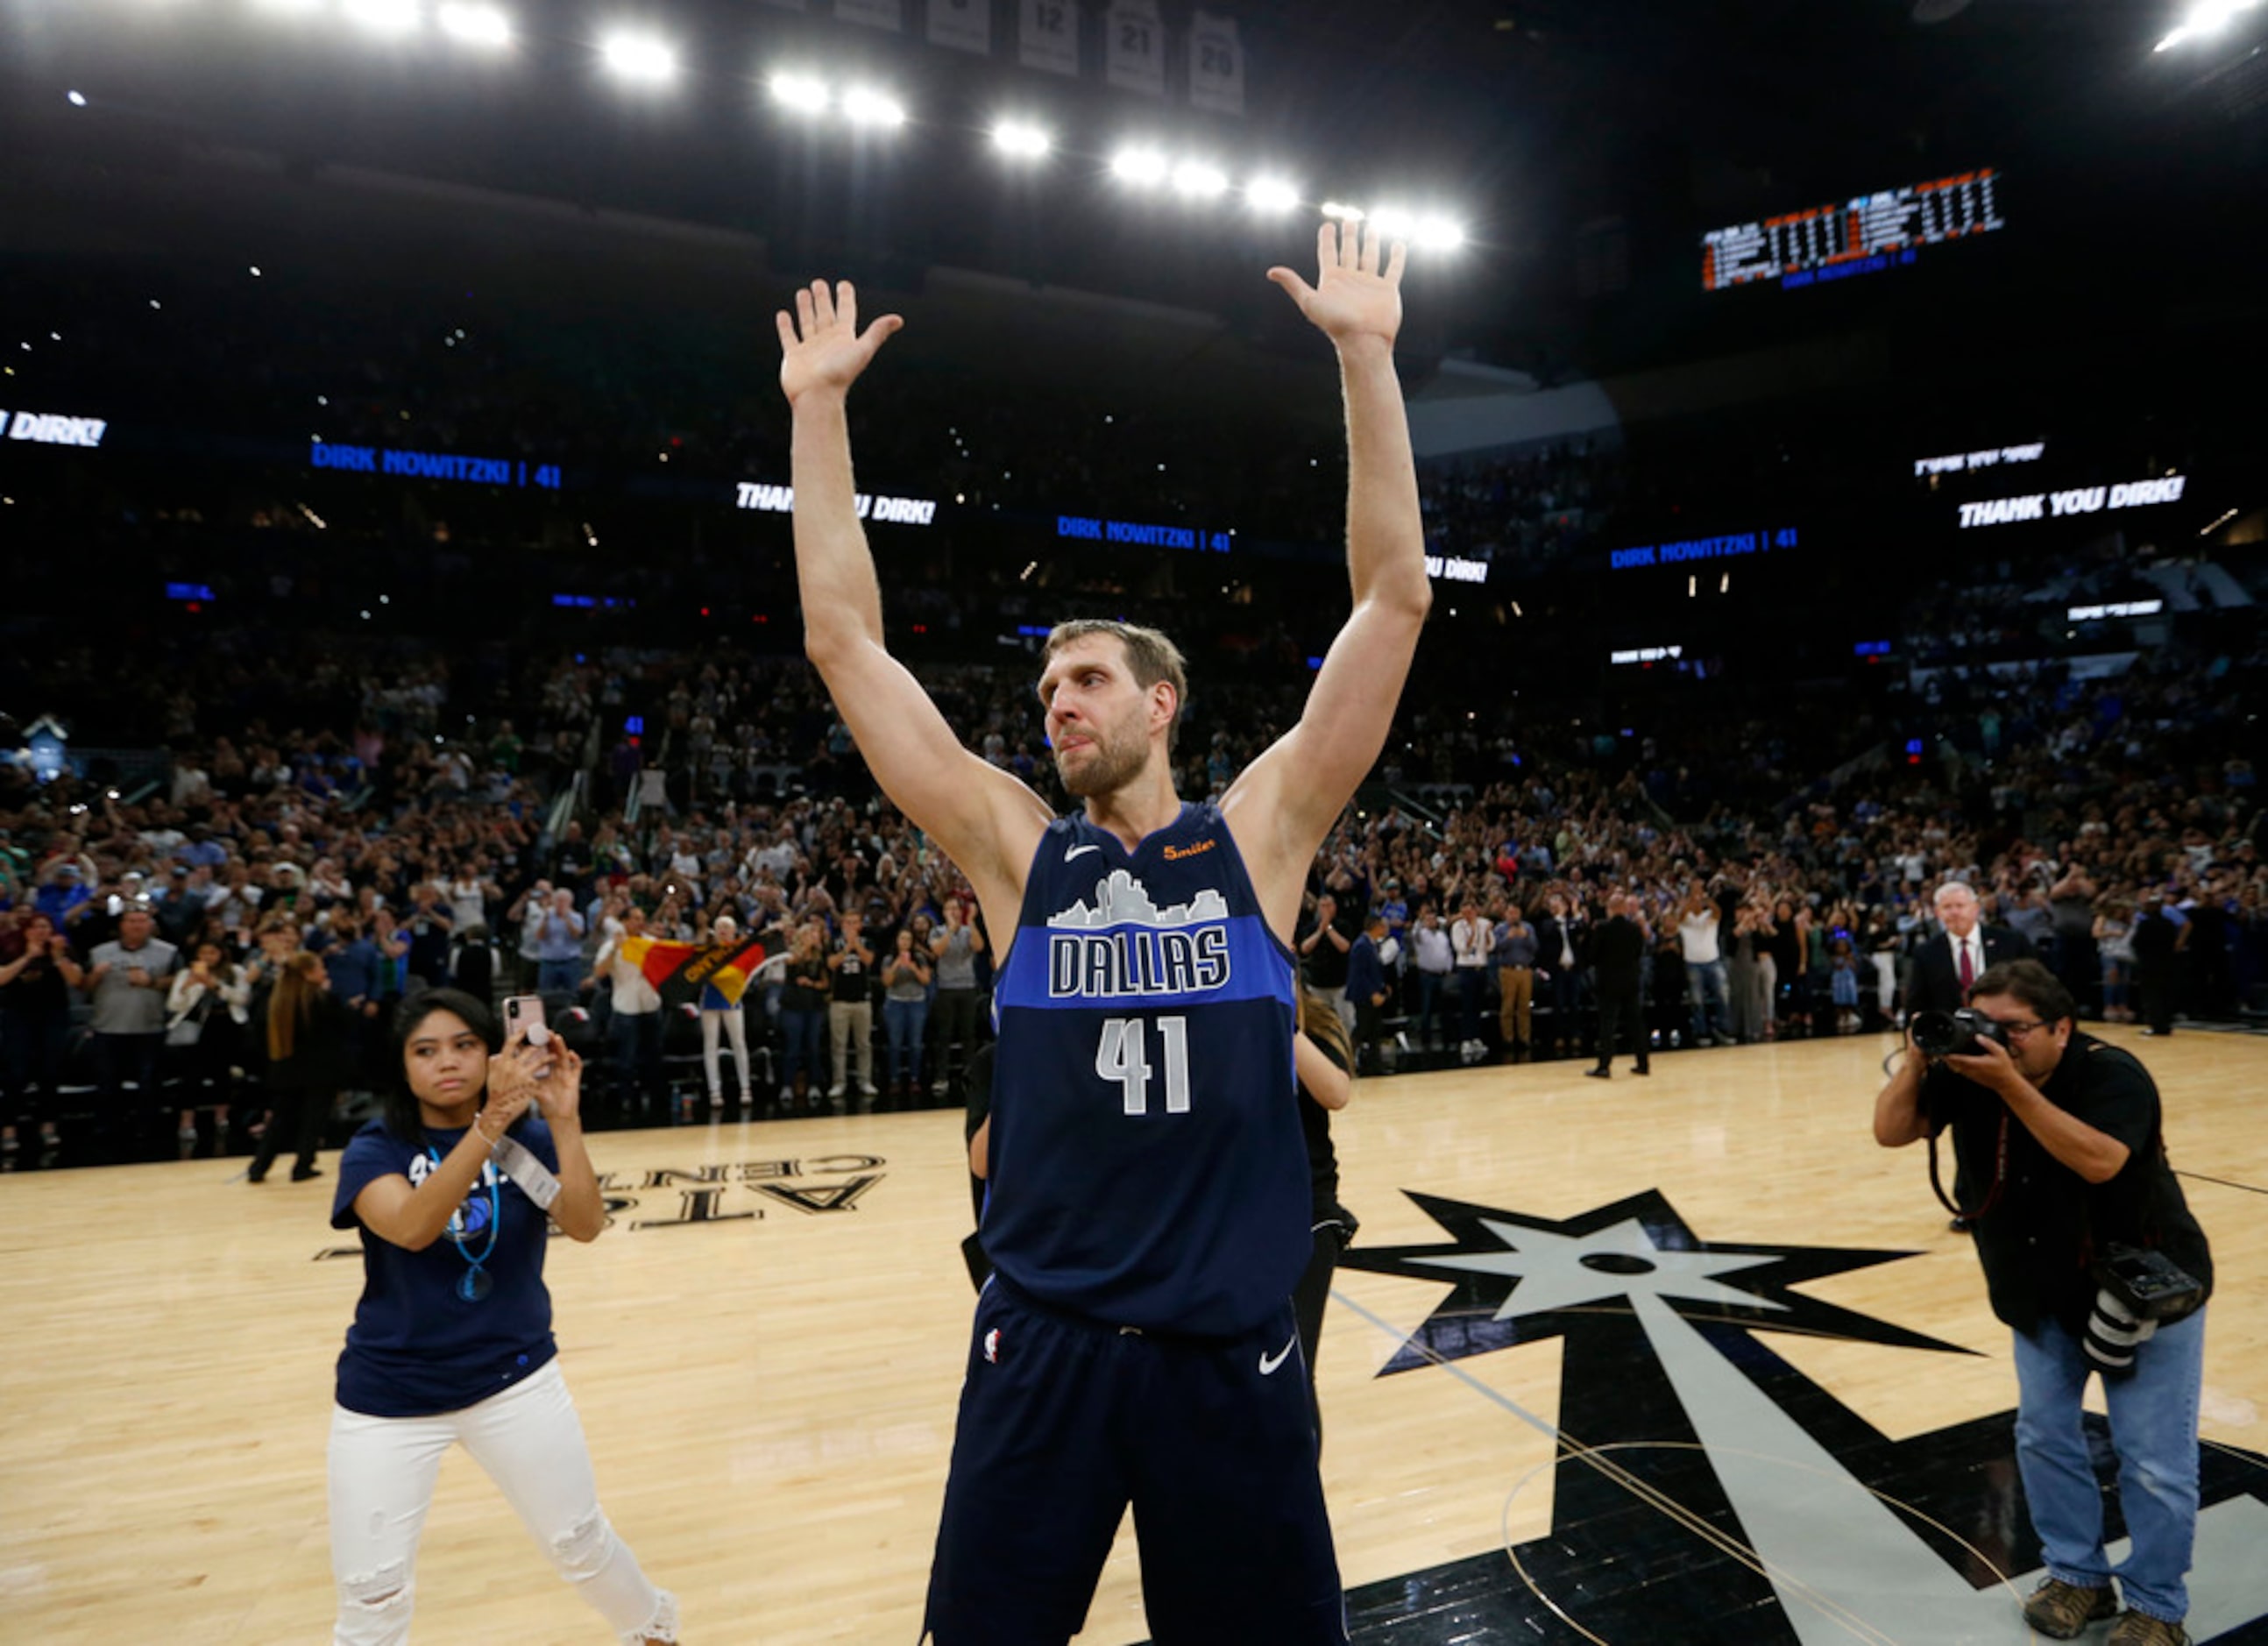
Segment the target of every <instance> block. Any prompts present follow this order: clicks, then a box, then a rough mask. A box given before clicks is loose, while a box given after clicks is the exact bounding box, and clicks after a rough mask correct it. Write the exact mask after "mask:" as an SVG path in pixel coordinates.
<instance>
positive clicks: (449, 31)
mask: <svg viewBox="0 0 2268 1646" xmlns="http://www.w3.org/2000/svg"><path fill="white" fill-rule="evenodd" d="M434 17H435V20H436V21H438V23H439V24H440V25H441V32H442V33H444V34H446V35H448V36H449V38H450V39H452V40H460V41H464V42H465V43H466V44H467V45H468V46H490V47H496V46H509V45H511V44H512V19H511V18H508V17H506V16H505V15H504V13H503V12H501V11H497V8H496V7H494V6H492V5H463V4H448V5H444V6H443V7H442V8H441V9H440V10H439V11H437V12H436V13H435V14H434Z"/></svg>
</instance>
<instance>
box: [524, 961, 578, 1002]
mask: <svg viewBox="0 0 2268 1646" xmlns="http://www.w3.org/2000/svg"><path fill="white" fill-rule="evenodd" d="M582 981H583V963H582V962H581V961H579V960H539V961H537V962H536V963H535V992H536V993H538V994H572V993H575V991H576V989H577V988H578V986H579V985H581V983H582Z"/></svg>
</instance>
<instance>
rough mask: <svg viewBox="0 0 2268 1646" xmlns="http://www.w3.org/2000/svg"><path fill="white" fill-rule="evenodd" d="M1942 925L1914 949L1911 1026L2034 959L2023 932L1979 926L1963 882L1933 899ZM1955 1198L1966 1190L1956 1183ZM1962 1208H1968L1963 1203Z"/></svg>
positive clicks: (1963, 1224) (1961, 1230)
mask: <svg viewBox="0 0 2268 1646" xmlns="http://www.w3.org/2000/svg"><path fill="white" fill-rule="evenodd" d="M1932 907H1933V908H1934V909H1935V910H1936V912H1937V923H1938V925H1939V926H1940V927H1942V928H1943V929H1942V930H1940V932H1938V933H1937V934H1936V935H1934V936H1933V937H1926V938H1924V939H1923V940H1922V941H1921V944H1920V946H1919V947H1918V948H1916V949H1915V950H1914V957H1913V970H1912V971H1911V973H1910V974H1909V975H1908V976H1907V978H1906V1022H1909V1023H1911V1022H1913V1020H1914V1014H1915V1013H1917V1012H1950V1011H1953V1010H1955V1009H1956V1008H1960V1007H1962V1006H1966V1005H1967V1004H1968V1003H1969V987H1970V985H1971V984H1973V983H1975V982H1976V981H1977V978H1981V977H1983V976H1984V975H1985V970H1986V969H1987V968H1988V967H1992V966H1997V965H1999V964H2000V963H2002V962H2004V961H2010V960H2029V959H2031V958H2032V946H2031V943H2030V942H2029V941H2028V940H2027V939H2026V938H2025V936H2024V934H2022V933H2021V932H2014V931H2011V930H2009V929H2008V928H2007V926H1984V925H1980V924H1979V923H1978V921H1977V914H1978V909H1977V894H1976V893H1975V892H1974V891H1972V890H1970V889H1969V887H1967V886H1966V885H1964V884H1962V882H1960V881H1957V880H1948V881H1947V882H1945V884H1943V885H1942V886H1940V887H1939V888H1938V889H1937V896H1936V897H1934V898H1933V899H1932ZM1954 1194H1955V1199H1961V1194H1962V1185H1961V1184H1960V1182H1959V1180H1958V1179H1957V1178H1956V1179H1955V1184H1954ZM1961 1203H1962V1205H1966V1204H1968V1202H1967V1201H1966V1200H1965V1199H1961ZM1972 1222H1974V1220H1973V1219H1970V1218H1966V1217H1955V1219H1954V1220H1953V1222H1951V1223H1950V1224H1949V1225H1948V1227H1949V1228H1951V1229H1952V1230H1953V1232H1954V1233H1955V1234H1956V1235H1965V1234H1967V1233H1968V1232H1969V1230H1970V1224H1971V1223H1972Z"/></svg>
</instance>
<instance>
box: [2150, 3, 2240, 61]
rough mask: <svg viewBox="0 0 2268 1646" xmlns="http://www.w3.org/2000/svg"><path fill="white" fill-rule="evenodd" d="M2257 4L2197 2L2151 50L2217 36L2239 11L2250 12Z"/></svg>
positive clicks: (2169, 48)
mask: <svg viewBox="0 0 2268 1646" xmlns="http://www.w3.org/2000/svg"><path fill="white" fill-rule="evenodd" d="M2258 4H2260V0H2198V4H2196V5H2194V6H2192V7H2191V10H2190V14H2189V15H2188V16H2187V17H2185V18H2183V19H2182V20H2181V23H2180V25H2179V26H2177V27H2176V28H2175V30H2174V32H2173V33H2170V34H2169V35H2167V36H2166V37H2165V39H2163V40H2161V41H2159V42H2158V43H2157V45H2156V46H2155V47H2154V48H2153V49H2154V50H2157V51H2170V50H2172V49H2173V48H2175V47H2176V46H2178V45H2180V44H2181V43H2182V42H2183V41H2190V40H2196V39H2198V38H2199V37H2200V36H2207V35H2213V34H2218V33H2220V31H2221V29H2222V27H2223V26H2225V25H2226V24H2227V23H2228V20H2229V19H2230V18H2233V17H2235V15H2236V14H2237V13H2238V12H2239V11H2250V10H2251V9H2252V8H2253V7H2254V6H2256V5H2258Z"/></svg>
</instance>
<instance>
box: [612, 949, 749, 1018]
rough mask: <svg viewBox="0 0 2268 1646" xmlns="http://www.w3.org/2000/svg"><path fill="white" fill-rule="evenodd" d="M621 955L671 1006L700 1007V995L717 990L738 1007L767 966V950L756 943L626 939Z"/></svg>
mask: <svg viewBox="0 0 2268 1646" xmlns="http://www.w3.org/2000/svg"><path fill="white" fill-rule="evenodd" d="M621 954H622V958H623V959H624V960H627V961H629V962H630V964H632V965H633V966H636V967H637V969H638V970H639V971H641V972H643V973H644V974H645V980H646V981H647V982H648V983H651V984H652V985H653V986H654V988H655V989H656V990H657V991H658V992H659V993H660V995H661V998H662V999H663V1000H666V1001H668V1002H670V1003H672V1004H675V1003H677V1002H679V1001H690V1002H692V1003H694V1004H696V1005H698V1004H699V1003H700V1000H701V991H702V990H703V988H714V989H715V990H716V991H717V993H719V994H721V995H723V996H724V997H725V999H726V1000H730V1001H732V1002H733V1005H735V1006H738V1005H739V1004H740V996H741V994H742V993H745V992H746V991H747V986H748V979H749V978H753V977H755V975H756V968H757V967H759V966H761V965H762V964H763V963H764V946H763V945H762V943H759V942H755V941H749V942H745V943H673V942H670V941H666V940H665V939H663V938H659V937H625V938H624V939H622V949H621Z"/></svg>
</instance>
